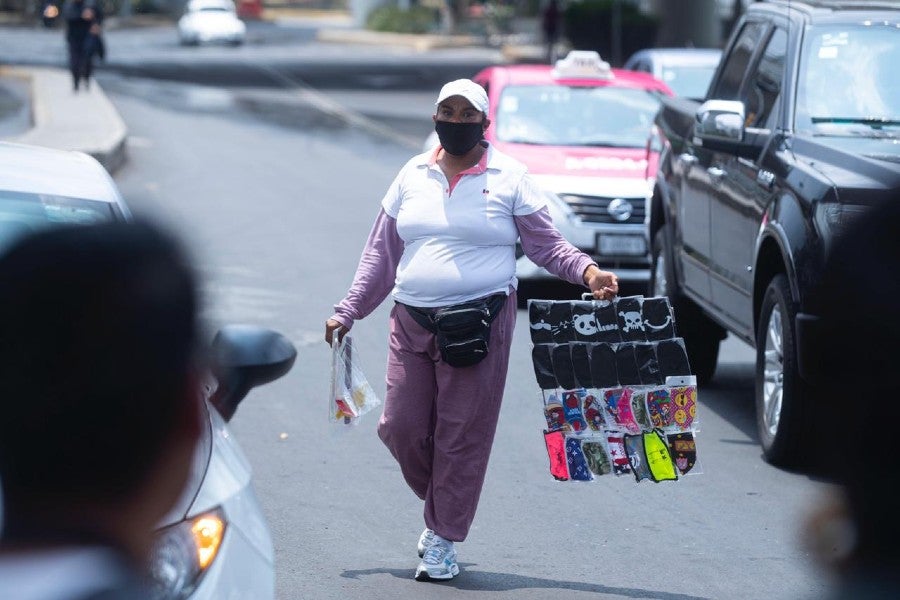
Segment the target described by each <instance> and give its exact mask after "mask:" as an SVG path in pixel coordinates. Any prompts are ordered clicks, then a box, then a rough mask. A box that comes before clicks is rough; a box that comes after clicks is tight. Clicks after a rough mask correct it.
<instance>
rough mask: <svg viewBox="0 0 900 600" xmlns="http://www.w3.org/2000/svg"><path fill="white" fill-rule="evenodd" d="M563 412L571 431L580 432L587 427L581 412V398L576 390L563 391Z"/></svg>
mask: <svg viewBox="0 0 900 600" xmlns="http://www.w3.org/2000/svg"><path fill="white" fill-rule="evenodd" d="M563 412H564V413H565V416H566V422H567V423H568V424H569V427H571V428H572V431H574V432H575V433H581V432H583V431H584V430H585V429H586V428H587V423H585V421H584V415H582V413H581V398H580V397H579V396H578V394H577V393H576V392H565V393H563Z"/></svg>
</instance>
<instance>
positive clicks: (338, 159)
mask: <svg viewBox="0 0 900 600" xmlns="http://www.w3.org/2000/svg"><path fill="white" fill-rule="evenodd" d="M323 30H329V31H332V32H345V33H346V32H353V31H354V30H355V27H354V25H353V22H352V19H350V18H349V17H348V16H347V15H342V14H335V15H328V14H326V15H321V14H316V15H309V14H307V15H304V14H293V15H286V16H281V17H278V18H276V19H273V20H266V21H262V22H256V23H251V24H250V28H249V33H250V36H251V37H250V42H249V43H248V44H246V45H245V46H243V47H240V48H181V47H179V46H178V44H177V40H176V36H175V32H174V27H173V25H172V24H171V23H167V22H153V21H150V22H143V23H141V26H140V27H136V26H131V27H121V28H110V30H108V32H107V44H108V48H109V59H108V61H107V63H105V64H101V65H100V66H99V68H98V73H97V77H98V82H99V83H100V86H99V89H97V90H92V92H94V93H96V98H94V100H96V103H92V104H88V103H87V101H86V99H85V97H84V96H81V97H78V98H75V97H73V95H72V93H71V90H70V88H68V87H66V86H65V85H64V86H63V87H62V88H59V87H58V86H57V87H54V86H53V85H52V82H53V81H54V80H55V79H54V78H55V77H62V78H63V79H62V82H63V83H64V84H68V79H67V74H66V73H65V72H64V71H61V70H60V67H62V66H63V65H64V59H65V46H64V42H63V37H62V33H61V31H60V30H45V29H43V28H39V27H36V26H21V25H15V24H10V25H7V26H4V27H2V28H0V65H2V66H0V84H2V85H0V89H2V90H4V91H3V93H2V94H0V102H5V103H4V104H3V106H6V107H7V110H6V113H5V114H6V116H7V118H6V119H3V120H0V124H2V125H0V137H3V138H5V139H13V138H20V137H21V136H22V135H28V134H29V132H33V129H34V127H32V126H33V125H34V118H35V116H36V115H35V112H37V113H46V114H44V115H43V117H42V118H44V117H46V116H47V114H50V115H52V116H56V117H60V118H62V117H61V115H65V116H66V117H67V118H70V119H74V120H75V121H76V122H80V123H85V122H90V121H91V119H94V118H99V117H101V116H103V115H106V116H107V117H108V119H107V120H109V119H112V120H113V121H115V118H119V119H121V121H120V122H118V123H113V126H112V127H111V128H109V131H113V132H118V134H120V135H122V136H123V139H124V144H123V146H122V149H121V150H120V151H114V150H111V149H110V148H111V147H112V146H113V145H114V144H113V143H106V144H105V145H104V144H103V143H98V142H92V143H94V151H95V152H97V153H98V154H103V153H104V152H108V153H109V154H110V155H112V154H113V153H115V152H119V153H120V154H121V157H120V158H121V159H120V160H119V161H118V165H117V166H116V167H115V168H114V169H112V170H113V172H114V175H115V179H116V181H117V183H118V184H119V186H120V188H121V190H122V192H123V194H124V195H125V197H126V200H127V201H128V202H129V204H130V206H131V207H132V209H133V210H134V211H135V212H136V213H137V214H139V215H144V216H148V217H152V218H154V219H157V220H161V221H164V222H165V223H167V224H169V225H171V226H172V227H173V228H175V229H177V230H178V231H179V232H180V233H181V234H182V235H183V236H184V238H185V239H186V240H188V242H189V244H190V247H191V248H192V249H193V252H194V253H195V256H196V258H197V263H198V265H199V266H200V268H201V273H202V278H203V282H204V298H205V303H204V306H205V310H204V316H205V320H206V323H207V326H208V329H209V331H210V333H212V332H213V331H214V330H215V329H216V328H217V327H218V326H220V325H221V324H223V323H233V322H242V323H255V324H260V325H264V326H267V327H272V328H275V329H278V330H280V331H282V332H283V333H285V334H286V335H287V336H288V337H289V338H290V339H291V340H292V341H293V342H294V343H295V344H296V346H297V348H298V352H299V356H298V359H297V363H296V365H295V367H294V368H293V370H292V371H291V372H290V373H289V374H288V375H287V376H286V377H284V378H283V379H281V380H278V381H276V382H274V383H272V384H270V385H268V386H266V387H263V388H261V389H259V390H257V391H254V392H252V393H251V394H250V396H249V397H248V398H247V399H246V400H245V403H244V404H243V405H242V407H241V408H240V409H239V410H238V413H237V415H236V417H235V419H234V420H233V421H232V429H233V431H234V433H235V435H236V436H237V437H238V439H239V441H240V443H241V445H242V447H243V449H244V451H245V452H246V454H247V456H248V457H249V459H250V461H251V463H252V464H253V467H254V481H255V486H256V489H257V492H258V496H259V498H260V501H261V503H262V505H263V508H264V510H265V512H266V516H267V518H268V520H269V525H270V527H271V529H272V533H273V538H274V541H275V548H276V581H277V594H278V598H279V599H283V600H294V599H303V598H315V599H324V600H330V599H338V598H340V599H347V598H385V599H387V598H391V599H396V598H407V597H416V598H451V597H471V598H491V599H497V600H505V599H512V598H516V599H520V598H525V599H547V598H557V597H566V598H592V599H600V598H604V599H605V598H660V599H665V600H675V599H679V600H680V599H699V598H721V599H727V598H760V599H762V598H767V599H770V598H771V599H779V598H783V599H789V598H791V599H794V598H815V597H817V596H820V595H822V592H823V590H824V589H825V587H826V586H827V584H828V581H827V579H825V578H824V577H823V575H822V573H821V572H820V571H819V570H818V569H817V568H816V565H815V564H814V563H813V562H812V559H811V557H810V555H809V553H808V552H807V550H806V549H805V548H804V547H803V545H802V532H803V526H804V519H805V517H806V515H807V514H808V511H809V510H810V509H811V508H812V507H813V506H815V505H816V503H817V502H818V501H819V499H820V497H821V496H820V495H821V493H822V492H823V491H824V489H825V486H824V485H823V484H822V483H820V482H818V481H816V480H814V479H811V478H810V477H808V476H806V475H799V474H795V473H790V472H787V471H783V470H779V469H776V468H774V467H772V466H770V465H768V464H767V463H765V462H764V461H763V459H762V457H761V456H760V451H759V446H758V443H757V439H756V433H755V421H754V407H753V379H752V378H753V367H752V359H753V355H752V352H751V351H750V349H749V348H747V347H746V346H745V345H743V344H741V343H739V342H736V341H733V340H730V339H729V340H728V341H726V343H725V344H724V346H723V349H722V354H721V356H720V367H719V374H718V375H717V377H716V379H715V381H714V382H713V383H712V384H710V385H709V386H705V387H703V388H701V389H700V392H699V400H700V408H699V411H698V414H699V419H700V423H701V426H700V432H699V434H698V452H699V459H700V469H701V470H702V472H701V473H699V474H696V475H690V476H687V477H684V478H683V479H682V480H680V481H678V482H674V483H672V482H667V483H661V484H653V483H648V482H643V483H640V484H637V483H635V482H634V481H632V480H630V479H627V478H616V479H613V478H610V479H608V480H599V481H595V482H592V483H586V484H576V483H558V482H555V481H554V480H553V479H552V477H551V476H550V475H549V473H548V470H547V457H546V454H545V449H544V446H543V438H542V435H541V431H542V429H543V426H544V422H543V421H544V420H543V415H542V412H541V404H540V402H541V401H540V393H539V391H538V389H537V386H536V383H535V380H534V374H533V370H532V367H531V360H530V347H531V344H530V339H529V333H528V324H527V313H526V311H524V310H520V311H519V314H518V323H517V331H516V333H515V340H514V343H513V348H512V360H511V367H510V373H509V377H508V381H507V388H506V393H505V399H504V407H503V411H502V414H501V419H500V424H499V427H498V431H497V437H496V442H495V445H494V451H493V454H492V458H491V463H490V467H489V471H488V475H487V480H486V483H485V487H484V492H483V494H482V500H481V504H480V508H479V512H478V516H477V517H476V520H475V523H474V526H473V528H472V531H471V533H470V537H469V539H468V540H467V541H466V542H464V543H462V544H460V545H459V551H460V566H461V568H462V574H461V576H459V577H458V578H456V579H454V580H453V581H451V582H449V583H446V584H421V583H417V582H415V581H413V579H412V575H413V571H414V569H415V566H416V564H417V562H418V559H417V557H416V555H415V549H414V547H415V542H416V539H417V537H418V535H419V533H420V532H421V529H422V527H423V523H422V517H421V510H422V506H421V502H419V501H418V500H417V499H416V498H415V497H414V496H413V494H412V493H411V492H410V491H409V490H408V489H407V487H406V485H405V483H404V482H403V480H402V477H401V476H400V473H399V471H398V469H397V468H396V466H395V464H394V462H393V460H392V458H391V457H390V455H389V454H388V452H387V450H386V449H385V448H384V447H383V446H382V445H381V443H380V441H379V440H378V438H377V436H376V435H375V430H374V429H375V424H376V421H377V414H374V413H372V414H369V415H366V417H364V418H363V419H362V422H361V424H360V426H359V427H358V428H355V429H353V430H350V431H338V430H337V428H335V427H334V426H332V425H330V424H329V423H328V421H327V416H326V410H327V406H328V374H329V361H330V349H329V348H328V346H327V345H326V344H325V343H324V340H323V329H324V328H323V322H324V320H325V319H326V318H327V317H328V316H330V315H331V312H332V307H333V304H334V303H335V302H337V301H338V300H339V299H340V298H341V297H342V296H343V294H344V293H345V292H346V290H347V287H348V286H349V284H350V281H351V278H352V275H353V271H354V269H355V267H356V262H357V260H358V257H359V253H360V251H361V249H362V246H363V244H364V242H365V238H366V235H367V233H368V231H369V228H370V226H371V223H372V220H373V218H374V216H375V214H376V212H377V209H378V205H379V202H380V199H381V196H382V194H383V192H384V190H385V189H386V188H387V186H388V184H389V183H390V181H391V180H392V179H393V177H394V175H395V174H396V172H397V170H398V169H399V168H400V166H402V164H403V163H404V162H405V161H406V160H407V159H408V158H409V157H410V156H411V155H412V154H413V153H415V152H418V151H419V148H420V147H421V143H422V142H423V141H424V138H425V136H426V135H427V134H428V133H429V131H430V130H431V119H430V116H431V114H432V111H433V102H434V97H435V95H436V93H437V90H438V89H439V86H440V84H441V83H443V82H444V81H446V80H449V79H452V78H456V77H465V76H470V75H472V74H474V73H475V71H477V70H478V69H479V68H481V66H485V65H487V64H491V63H493V62H501V61H507V60H510V57H509V52H510V50H509V48H506V49H504V48H502V47H497V46H494V45H478V46H462V47H428V48H422V47H421V46H420V47H416V46H414V45H412V46H411V45H410V43H409V42H408V41H406V40H404V41H402V43H401V41H400V40H397V39H396V38H394V39H391V38H385V43H383V44H373V43H359V42H354V41H352V39H348V38H346V37H345V38H343V41H323V37H324V38H328V36H327V35H326V36H323V35H322V34H321V32H322V31H323ZM333 35H334V37H332V38H330V39H332V40H337V39H338V36H337V35H336V34H333ZM527 41H528V40H527V39H521V38H520V39H517V42H519V43H521V45H520V48H524V50H522V51H523V52H527V49H528V48H529V44H528V43H527ZM35 74H37V76H38V77H39V78H41V81H43V82H44V83H45V84H46V85H44V86H43V87H42V88H41V91H42V93H43V92H47V95H46V96H42V97H40V98H37V99H35V98H30V97H29V95H30V94H31V93H32V92H34V90H35V88H33V87H30V85H29V83H28V81H29V76H31V75H35ZM55 81H56V83H57V84H58V83H59V80H55ZM17 98H18V99H19V100H21V101H17ZM23 98H24V100H23ZM4 99H5V100H4ZM104 101H106V102H108V105H107V104H103V102H104ZM79 103H80V104H79ZM36 107H40V108H39V109H37V110H36ZM98 107H99V108H98ZM110 108H111V109H112V112H110V113H108V112H107V110H108V109H110ZM107 125H108V123H107ZM102 127H103V126H102V125H99V124H97V125H95V126H94V130H93V131H94V133H96V131H97V129H99V128H102ZM85 135H86V136H87V137H88V138H89V137H90V136H91V134H90V133H88V134H85ZM112 135H113V136H115V135H116V134H115V133H113V134H112ZM45 139H51V138H45ZM115 162H116V161H113V163H115ZM541 292H542V290H538V291H537V292H536V293H538V294H540V293H541ZM546 292H547V293H548V294H549V293H551V292H552V291H551V290H546ZM631 292H634V293H640V291H631ZM389 309H390V303H389V302H385V303H384V304H383V305H382V306H381V307H380V308H379V309H378V310H376V311H375V312H374V313H373V314H372V315H371V316H369V317H368V318H366V319H365V320H363V321H360V322H359V323H357V325H356V326H355V327H354V329H353V336H354V338H355V340H356V346H355V347H356V353H357V358H358V359H359V360H360V361H361V363H362V365H363V368H364V369H365V372H366V373H367V375H368V376H369V378H370V381H371V382H372V384H373V386H374V387H375V390H376V392H377V393H378V394H379V395H381V396H382V397H383V393H384V383H383V375H384V364H385V361H386V345H387V344H386V339H387V314H388V311H389Z"/></svg>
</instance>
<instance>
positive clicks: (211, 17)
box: [178, 0, 247, 46]
mask: <svg viewBox="0 0 900 600" xmlns="http://www.w3.org/2000/svg"><path fill="white" fill-rule="evenodd" d="M246 35H247V26H246V25H245V24H244V22H243V21H241V20H240V19H239V18H238V16H237V10H236V8H235V5H234V2H232V0H190V2H188V4H187V7H185V12H184V14H183V15H182V16H181V18H180V19H178V40H179V41H180V42H181V44H182V45H185V46H196V45H199V44H230V45H232V46H239V45H240V44H243V43H244V38H245V37H246Z"/></svg>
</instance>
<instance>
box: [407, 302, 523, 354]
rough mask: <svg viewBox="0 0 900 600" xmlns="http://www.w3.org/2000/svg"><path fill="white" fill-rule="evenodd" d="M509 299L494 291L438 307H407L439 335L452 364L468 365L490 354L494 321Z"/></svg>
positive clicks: (438, 339)
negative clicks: (492, 323) (477, 298)
mask: <svg viewBox="0 0 900 600" xmlns="http://www.w3.org/2000/svg"><path fill="white" fill-rule="evenodd" d="M506 298H507V296H506V294H494V295H493V296H488V297H487V298H484V299H482V300H473V301H472V302H463V303H462V304H454V305H452V306H444V307H442V308H438V309H427V308H416V307H414V306H409V305H407V304H404V305H403V306H405V307H406V310H407V312H409V316H411V317H412V318H413V319H414V320H415V322H416V323H418V324H419V325H421V326H422V327H424V328H425V329H427V330H428V331H430V332H431V333H433V334H434V335H435V336H436V337H437V344H438V348H439V349H440V351H441V359H442V360H443V361H444V362H445V363H447V364H448V365H450V366H451V367H468V366H471V365H475V364H478V363H479V362H481V361H482V360H483V359H484V357H485V356H487V353H488V344H489V342H490V340H491V322H492V321H493V320H494V318H496V316H497V315H498V314H499V313H500V310H501V309H502V308H503V305H504V304H506Z"/></svg>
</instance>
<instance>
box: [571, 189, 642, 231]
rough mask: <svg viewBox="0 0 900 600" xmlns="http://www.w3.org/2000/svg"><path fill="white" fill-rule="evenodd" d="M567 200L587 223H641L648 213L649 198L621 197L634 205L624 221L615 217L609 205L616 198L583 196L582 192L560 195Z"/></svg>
mask: <svg viewBox="0 0 900 600" xmlns="http://www.w3.org/2000/svg"><path fill="white" fill-rule="evenodd" d="M559 197H560V198H562V199H563V200H565V202H566V204H568V205H569V206H570V207H571V208H572V211H573V212H574V213H575V214H576V215H578V217H579V218H580V219H581V220H582V221H585V222H587V223H612V224H618V223H632V224H641V223H643V222H644V217H645V216H646V215H647V199H646V198H621V199H622V200H626V201H628V203H629V204H631V206H632V207H633V210H632V211H631V216H629V217H628V219H626V220H624V221H619V220H618V219H616V218H614V217H613V216H612V215H611V214H610V212H609V205H610V203H612V202H613V201H614V200H616V198H607V197H603V196H582V195H580V194H560V196H559Z"/></svg>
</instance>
